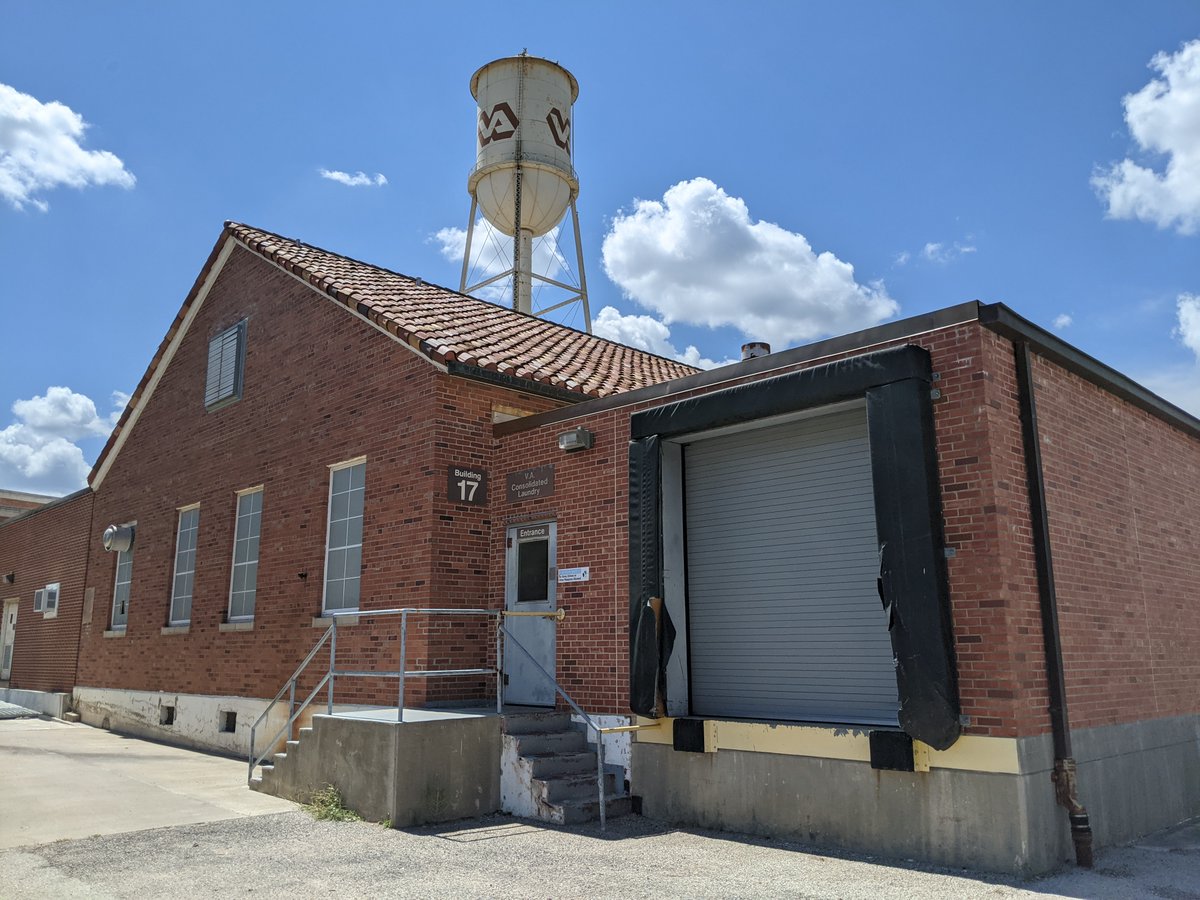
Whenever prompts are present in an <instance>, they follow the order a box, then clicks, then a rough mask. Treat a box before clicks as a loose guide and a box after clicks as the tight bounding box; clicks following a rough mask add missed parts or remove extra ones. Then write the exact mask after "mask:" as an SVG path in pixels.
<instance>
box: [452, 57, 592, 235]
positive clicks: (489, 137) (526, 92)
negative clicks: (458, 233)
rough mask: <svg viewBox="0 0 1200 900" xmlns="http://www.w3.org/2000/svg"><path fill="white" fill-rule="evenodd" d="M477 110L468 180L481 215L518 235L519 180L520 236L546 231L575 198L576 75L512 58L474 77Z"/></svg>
mask: <svg viewBox="0 0 1200 900" xmlns="http://www.w3.org/2000/svg"><path fill="white" fill-rule="evenodd" d="M471 94H472V95H473V96H474V97H475V100H476V102H477V103H478V105H479V116H478V128H477V136H478V137H477V144H476V157H475V168H474V169H473V170H472V172H471V175H470V178H469V179H468V181H467V190H468V191H469V192H470V193H471V194H472V196H474V197H475V198H476V199H477V201H478V203H479V208H480V210H481V211H482V212H483V215H484V217H485V218H486V219H487V220H488V221H489V222H491V224H492V225H493V226H494V227H495V228H496V229H498V230H499V231H501V232H503V233H504V234H506V235H509V236H516V232H517V228H518V225H517V210H516V208H515V207H516V204H515V198H516V195H517V184H516V179H517V174H518V172H519V173H520V191H521V208H520V226H519V227H520V230H521V231H522V232H524V233H526V234H525V235H522V236H523V237H524V236H528V237H539V236H541V235H543V234H546V233H547V232H548V231H550V230H551V229H552V228H553V227H554V226H555V225H557V224H558V223H559V222H560V221H561V220H562V217H563V215H564V214H565V213H566V211H567V210H568V209H569V208H570V206H571V202H572V201H573V200H574V199H575V197H576V196H577V195H578V193H579V180H578V179H577V178H576V177H575V169H574V168H573V167H572V165H571V146H572V140H571V107H572V104H573V103H574V102H575V98H576V97H578V96H579V84H578V82H576V81H575V76H573V75H572V74H571V73H570V72H568V71H567V70H566V69H564V68H563V67H562V66H560V65H558V64H557V63H552V62H550V60H548V59H541V58H539V57H536V56H526V55H524V54H522V55H521V56H510V57H506V58H504V59H497V60H495V61H494V62H490V63H488V64H487V65H486V66H484V67H483V68H481V69H480V70H479V71H478V72H476V73H475V74H474V76H472V78H471Z"/></svg>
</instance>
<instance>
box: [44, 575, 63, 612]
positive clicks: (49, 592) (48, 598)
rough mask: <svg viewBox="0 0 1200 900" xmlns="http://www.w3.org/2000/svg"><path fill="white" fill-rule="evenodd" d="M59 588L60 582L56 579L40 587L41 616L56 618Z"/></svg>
mask: <svg viewBox="0 0 1200 900" xmlns="http://www.w3.org/2000/svg"><path fill="white" fill-rule="evenodd" d="M60 588H61V584H60V583H59V582H57V581H55V582H51V583H50V584H48V585H46V586H45V587H44V588H42V591H41V593H42V610H43V611H42V618H44V619H55V618H58V598H59V594H60Z"/></svg>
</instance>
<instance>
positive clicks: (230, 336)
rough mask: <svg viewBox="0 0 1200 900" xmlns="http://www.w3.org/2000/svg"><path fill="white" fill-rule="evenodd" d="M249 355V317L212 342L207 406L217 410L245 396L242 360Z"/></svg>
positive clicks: (209, 358)
mask: <svg viewBox="0 0 1200 900" xmlns="http://www.w3.org/2000/svg"><path fill="white" fill-rule="evenodd" d="M245 357H246V320H245V319H243V320H242V321H240V322H238V323H237V324H236V325H234V326H233V327H232V328H227V329H225V330H224V331H222V332H221V333H220V334H218V335H217V336H216V337H214V338H213V339H212V340H211V341H209V343H208V382H207V383H206V385H205V388H204V408H205V409H209V410H211V409H214V408H216V407H219V406H224V405H225V404H227V403H232V402H233V401H235V400H238V399H240V398H241V396H242V363H243V361H244V360H245Z"/></svg>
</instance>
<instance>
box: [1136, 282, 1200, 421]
mask: <svg viewBox="0 0 1200 900" xmlns="http://www.w3.org/2000/svg"><path fill="white" fill-rule="evenodd" d="M1176 314H1177V316H1178V318H1177V322H1178V324H1177V325H1176V327H1175V328H1174V331H1173V333H1174V335H1175V337H1177V338H1179V340H1180V341H1181V342H1182V343H1183V345H1184V346H1185V347H1187V348H1188V349H1189V350H1191V351H1192V353H1194V354H1195V355H1196V359H1195V360H1194V361H1193V362H1192V363H1191V364H1184V365H1176V366H1170V367H1168V368H1164V369H1161V370H1159V371H1157V372H1152V373H1151V374H1150V375H1148V376H1146V377H1145V378H1144V379H1143V381H1144V383H1145V385H1146V387H1148V388H1150V390H1152V391H1154V392H1155V393H1156V394H1160V395H1161V396H1163V397H1166V398H1167V399H1168V400H1170V401H1171V402H1172V403H1174V404H1175V405H1176V406H1178V407H1181V408H1182V409H1186V410H1187V411H1188V412H1190V413H1192V414H1193V415H1196V416H1200V294H1180V295H1179V297H1178V298H1177V300H1176Z"/></svg>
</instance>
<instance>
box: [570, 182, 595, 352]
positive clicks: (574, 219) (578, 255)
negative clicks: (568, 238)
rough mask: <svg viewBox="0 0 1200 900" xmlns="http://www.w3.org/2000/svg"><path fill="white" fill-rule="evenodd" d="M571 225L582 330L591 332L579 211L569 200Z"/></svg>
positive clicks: (590, 313) (590, 311) (590, 310)
mask: <svg viewBox="0 0 1200 900" xmlns="http://www.w3.org/2000/svg"><path fill="white" fill-rule="evenodd" d="M571 225H572V226H573V227H574V229H575V259H576V261H577V265H578V266H579V301H580V303H582V304H583V330H584V331H586V332H587V333H588V334H591V333H592V309H591V307H590V306H588V295H587V277H586V276H585V275H584V274H583V241H581V240H580V239H579V212H578V211H577V210H576V209H575V201H574V200H572V201H571Z"/></svg>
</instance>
